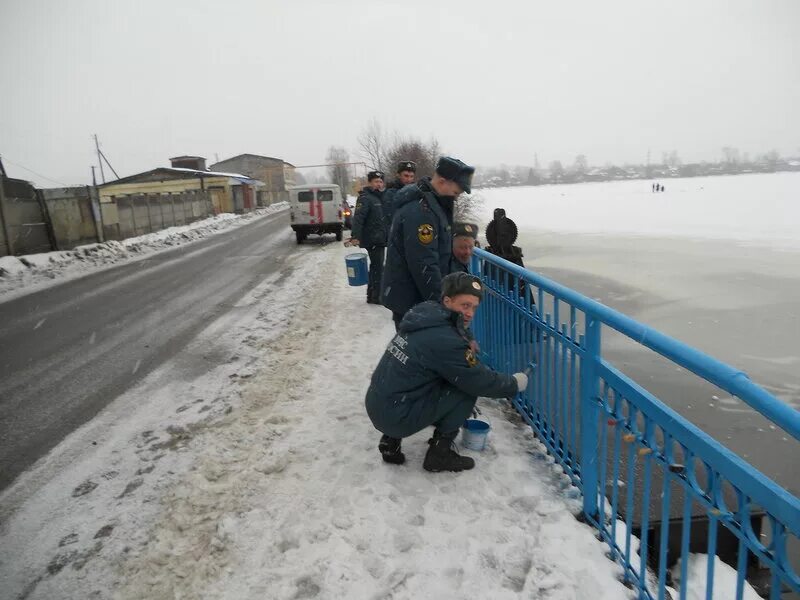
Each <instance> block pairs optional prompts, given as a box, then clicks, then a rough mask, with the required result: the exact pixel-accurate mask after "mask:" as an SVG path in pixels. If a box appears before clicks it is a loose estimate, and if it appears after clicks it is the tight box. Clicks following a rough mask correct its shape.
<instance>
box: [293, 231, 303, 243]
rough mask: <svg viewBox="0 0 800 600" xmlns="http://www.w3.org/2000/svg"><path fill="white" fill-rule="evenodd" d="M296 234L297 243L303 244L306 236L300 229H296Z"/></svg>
mask: <svg viewBox="0 0 800 600" xmlns="http://www.w3.org/2000/svg"><path fill="white" fill-rule="evenodd" d="M294 236H295V237H296V238H297V243H298V244H302V243H303V240H304V239H306V236H304V235H303V233H302V232H300V231H295V232H294Z"/></svg>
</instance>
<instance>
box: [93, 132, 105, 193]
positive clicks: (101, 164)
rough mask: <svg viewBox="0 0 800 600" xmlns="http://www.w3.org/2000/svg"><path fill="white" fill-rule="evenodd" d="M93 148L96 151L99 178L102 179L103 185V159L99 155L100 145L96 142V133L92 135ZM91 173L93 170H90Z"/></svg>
mask: <svg viewBox="0 0 800 600" xmlns="http://www.w3.org/2000/svg"><path fill="white" fill-rule="evenodd" d="M94 148H95V150H97V162H98V164H99V165H100V177H101V178H102V180H103V183H105V182H106V174H105V172H104V171H103V158H102V155H101V154H100V143H99V142H98V141H97V134H96V133H95V134H94ZM92 171H94V168H92Z"/></svg>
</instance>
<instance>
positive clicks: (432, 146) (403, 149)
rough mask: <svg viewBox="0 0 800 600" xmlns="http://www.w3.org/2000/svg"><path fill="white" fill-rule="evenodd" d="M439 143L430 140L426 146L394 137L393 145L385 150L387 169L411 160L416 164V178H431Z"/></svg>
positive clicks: (437, 155) (411, 140)
mask: <svg viewBox="0 0 800 600" xmlns="http://www.w3.org/2000/svg"><path fill="white" fill-rule="evenodd" d="M440 152H441V151H440V150H439V142H438V141H437V140H436V139H434V138H431V140H430V141H429V142H428V143H427V144H426V143H424V142H422V141H421V140H419V139H416V138H411V137H409V138H401V137H399V136H397V137H396V139H395V141H394V143H393V144H392V145H391V146H390V147H389V148H388V149H387V152H386V165H387V168H389V169H392V170H394V168H395V167H396V166H397V163H399V162H400V161H402V160H413V161H414V162H415V163H417V177H418V178H419V177H431V176H432V175H433V172H434V170H435V169H436V161H438V160H439V155H440Z"/></svg>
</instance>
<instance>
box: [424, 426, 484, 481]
mask: <svg viewBox="0 0 800 600" xmlns="http://www.w3.org/2000/svg"><path fill="white" fill-rule="evenodd" d="M454 440H455V437H444V436H442V435H440V434H438V433H437V432H434V434H433V437H432V438H431V439H429V440H428V444H430V448H428V452H427V453H426V454H425V461H424V462H423V463H422V468H423V469H425V470H426V471H432V472H433V473H438V472H440V471H468V470H470V469H471V468H472V467H474V466H475V461H474V460H473V459H471V458H470V457H469V456H461V455H460V454H459V453H458V452H456V444H455V441H454Z"/></svg>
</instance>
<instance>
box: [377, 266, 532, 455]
mask: <svg viewBox="0 0 800 600" xmlns="http://www.w3.org/2000/svg"><path fill="white" fill-rule="evenodd" d="M482 297H483V285H482V284H481V282H480V280H479V279H478V278H477V277H474V276H473V275H468V274H466V273H451V274H450V275H447V276H446V277H445V278H444V279H443V280H442V296H441V299H440V301H439V302H434V301H427V302H423V303H421V304H417V305H416V306H415V307H414V308H412V309H411V310H410V311H408V312H407V313H406V315H405V317H403V320H402V321H401V323H400V328H399V330H398V332H397V335H395V336H394V338H393V339H392V341H391V342H390V343H389V346H388V347H387V348H386V352H385V353H384V355H383V357H382V358H381V360H380V362H379V363H378V366H377V367H376V368H375V372H374V373H373V374H372V381H371V383H370V386H369V389H368V390H367V397H366V402H365V403H366V408H367V414H368V415H369V418H370V419H371V420H372V424H373V425H374V426H375V428H376V429H377V430H378V431H380V432H381V433H382V434H383V436H382V437H381V440H380V443H379V444H378V450H379V451H380V453H381V456H382V457H383V460H384V461H385V462H388V463H392V464H402V463H403V462H405V455H404V454H403V452H402V451H401V448H400V444H401V440H402V438H404V437H408V436H410V435H413V434H415V433H417V432H419V431H422V430H423V429H425V428H426V427H429V426H430V425H434V426H435V427H436V429H435V431H434V432H433V438H432V439H431V440H429V442H428V444H429V446H430V447H429V448H428V452H427V454H426V455H425V461H424V463H423V465H422V466H423V468H424V469H425V470H427V471H463V470H466V469H471V468H472V467H473V466H475V461H474V460H473V459H471V458H469V457H466V456H461V455H459V454H458V452H456V451H455V449H454V440H455V438H456V436H457V435H458V431H459V428H460V427H461V425H463V423H464V421H465V420H466V419H467V418H468V417H469V416H470V414H471V413H472V410H473V408H474V407H475V402H476V400H477V399H478V396H487V397H490V398H504V397H508V396H514V395H515V394H516V393H517V392H518V391H520V390H524V389H526V388H527V386H528V378H527V376H526V375H525V374H524V373H515V374H514V375H513V376H512V375H506V374H504V373H497V372H495V371H493V370H492V369H490V368H489V367H486V366H484V365H482V364H481V363H480V362H479V361H478V357H477V355H476V354H475V353H474V351H473V350H472V349H471V347H470V338H469V336H468V334H467V327H468V326H469V324H470V321H471V320H472V317H473V316H474V314H475V311H476V309H477V308H478V305H479V304H480V301H481V298H482Z"/></svg>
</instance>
